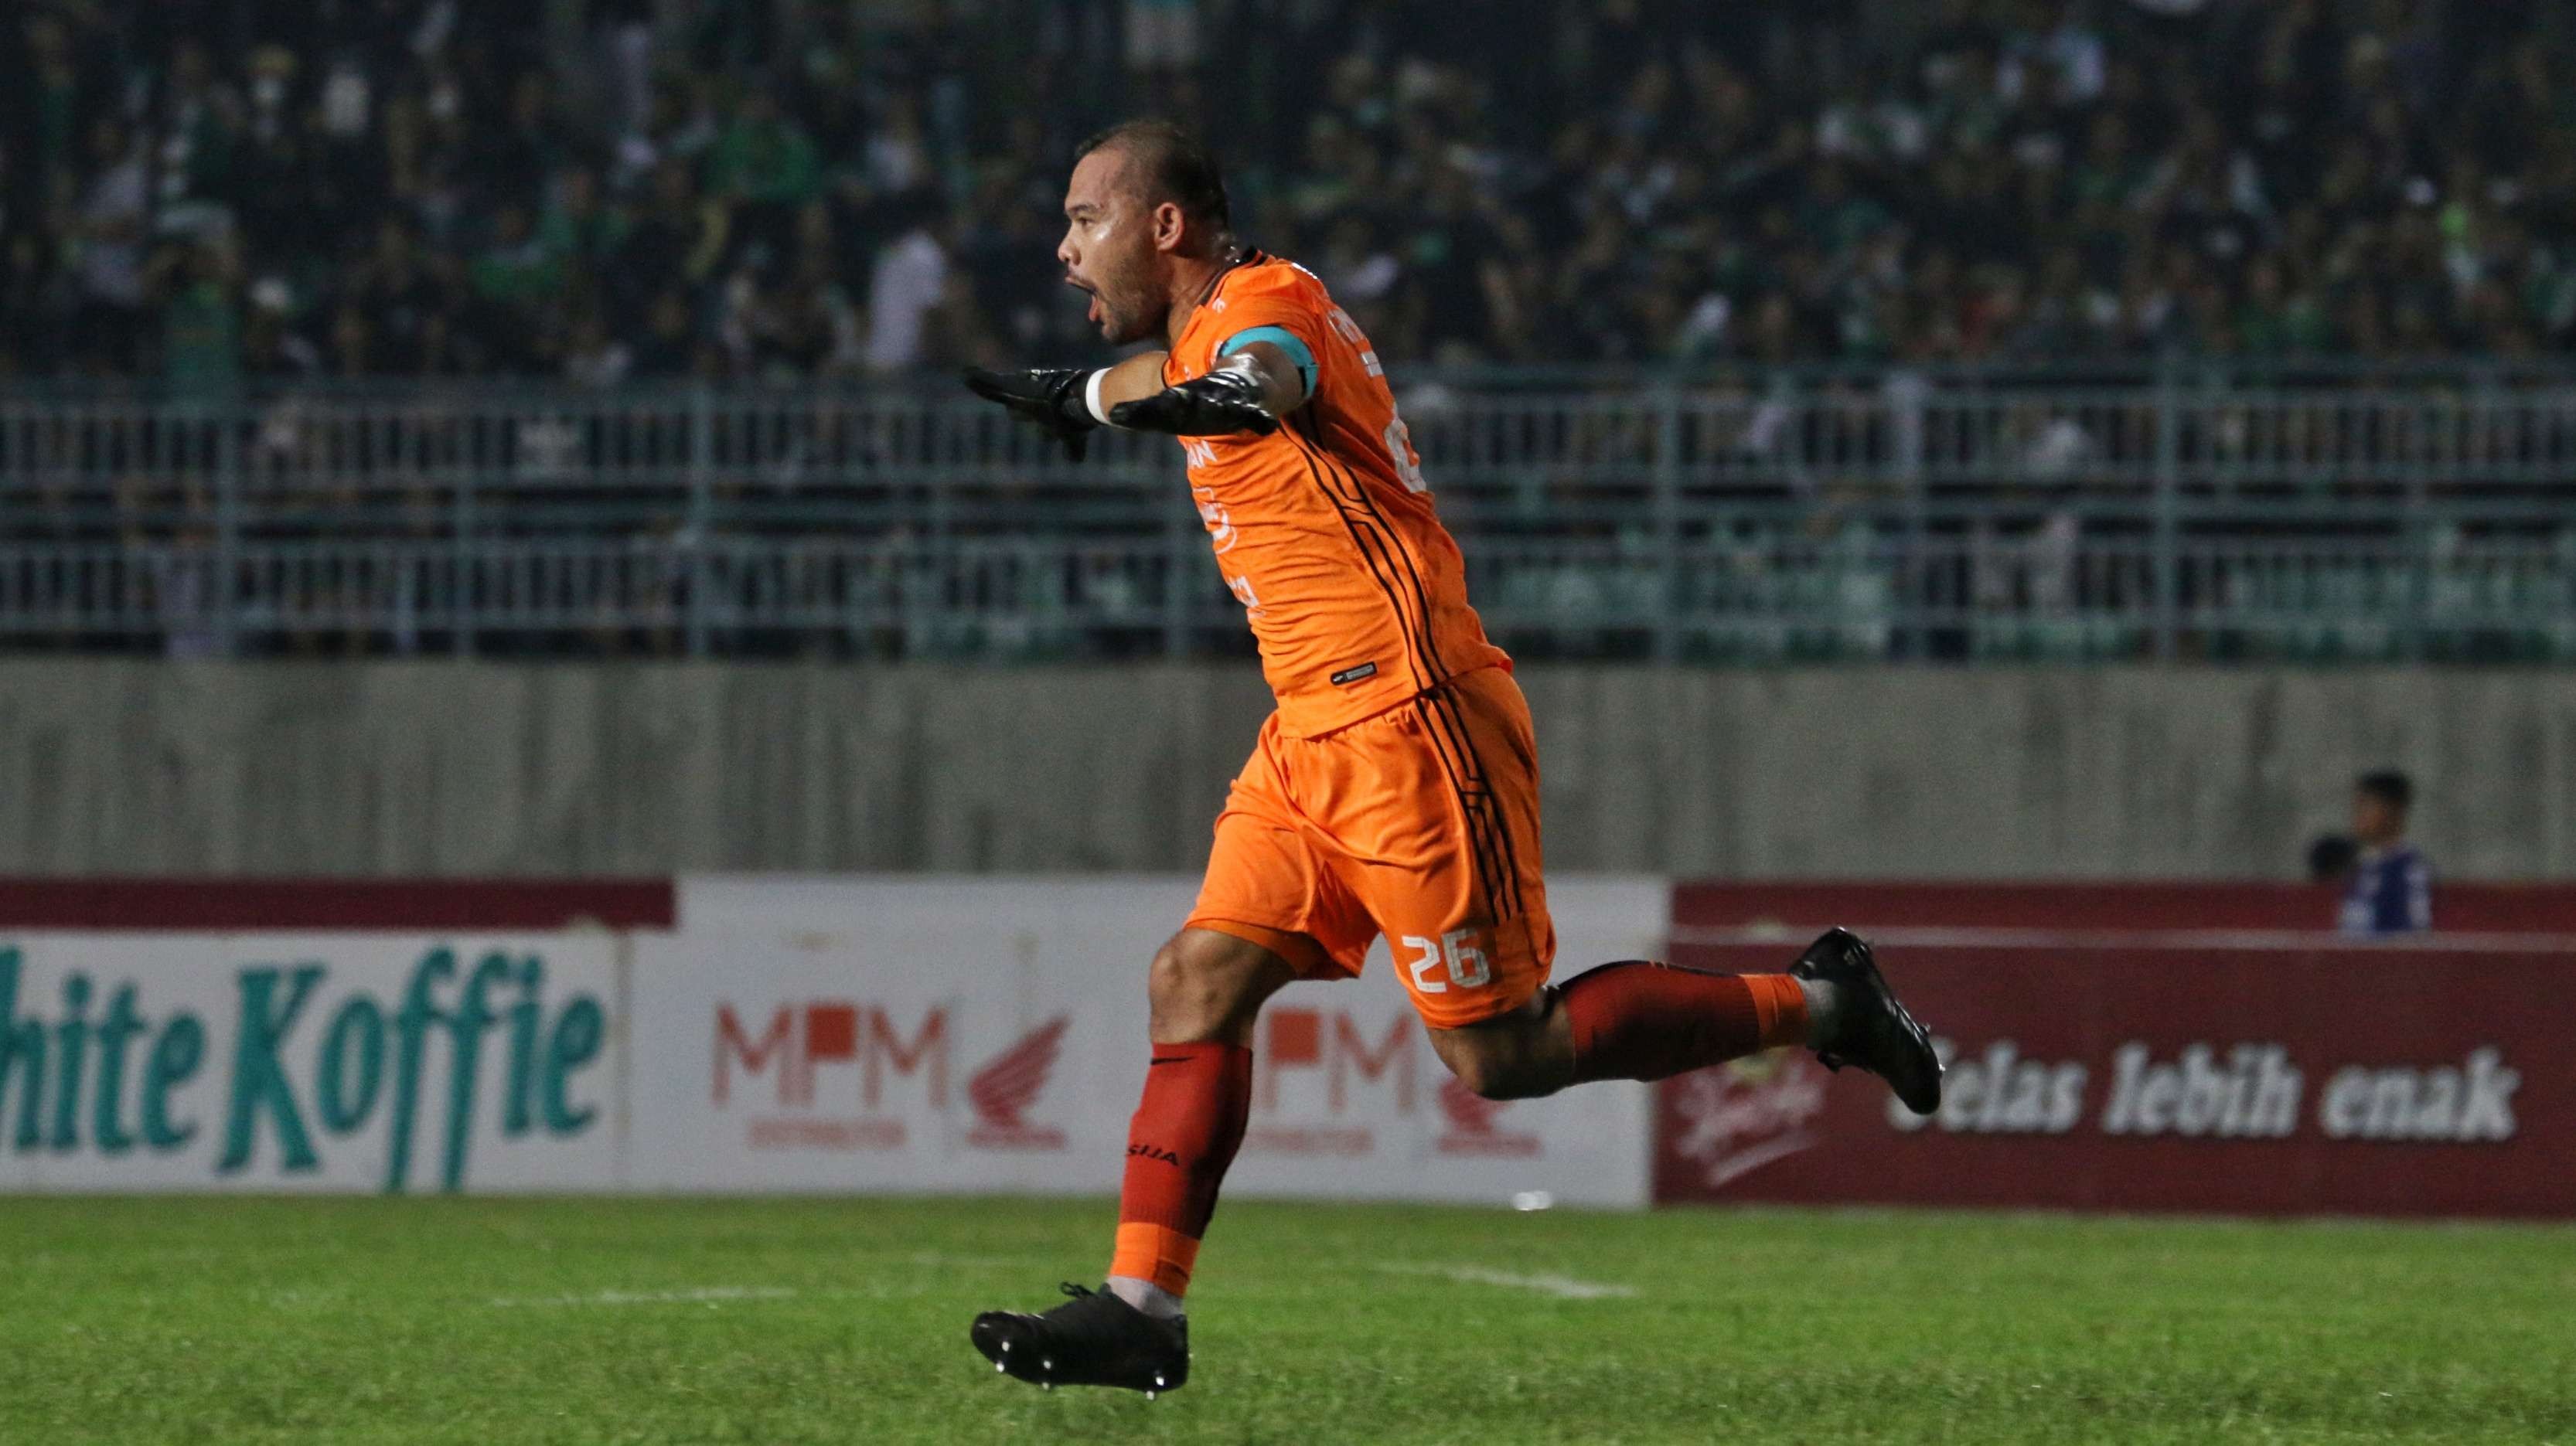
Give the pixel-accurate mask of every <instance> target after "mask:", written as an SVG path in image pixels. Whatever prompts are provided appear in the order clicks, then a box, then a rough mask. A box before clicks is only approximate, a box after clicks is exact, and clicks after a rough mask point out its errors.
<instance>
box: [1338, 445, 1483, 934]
mask: <svg viewBox="0 0 2576 1446" xmlns="http://www.w3.org/2000/svg"><path fill="white" fill-rule="evenodd" d="M1288 421H1289V425H1288V428H1287V430H1288V432H1289V434H1290V436H1291V438H1292V440H1295V441H1297V442H1299V443H1300V447H1299V450H1300V451H1301V452H1303V453H1305V454H1306V456H1307V464H1306V465H1307V470H1308V471H1309V472H1310V473H1312V472H1313V471H1314V468H1315V459H1317V458H1321V459H1322V461H1323V463H1324V466H1325V467H1326V468H1327V469H1329V470H1330V471H1332V472H1334V473H1336V474H1338V475H1339V476H1340V478H1341V480H1342V481H1343V482H1344V483H1345V484H1346V485H1347V486H1348V487H1349V488H1350V491H1349V492H1348V493H1344V492H1342V491H1341V490H1340V489H1338V488H1335V487H1332V486H1330V485H1329V484H1326V485H1325V486H1324V491H1325V494H1326V495H1327V496H1328V497H1331V498H1332V499H1333V501H1334V502H1335V504H1336V505H1335V510H1336V511H1337V512H1339V513H1340V514H1341V517H1342V523H1343V525H1344V526H1345V527H1348V528H1350V529H1351V533H1352V536H1353V538H1354V540H1356V539H1357V538H1359V537H1360V536H1361V531H1360V529H1359V527H1358V526H1357V525H1355V524H1354V522H1353V519H1352V517H1351V514H1350V510H1349V504H1354V503H1355V504H1357V505H1358V506H1359V507H1361V508H1362V509H1364V510H1365V511H1366V512H1367V514H1368V521H1369V524H1370V529H1371V531H1372V532H1374V533H1376V534H1378V535H1379V536H1380V539H1381V541H1380V545H1381V546H1384V547H1391V548H1393V549H1394V550H1395V551H1396V552H1397V553H1398V554H1399V555H1400V556H1401V557H1402V558H1403V560H1404V566H1405V571H1406V572H1407V573H1408V574H1409V575H1410V580H1411V586H1412V592H1413V596H1414V600H1415V603H1416V606H1417V607H1418V608H1419V610H1420V618H1421V637H1420V641H1419V642H1418V643H1417V642H1416V641H1415V639H1414V636H1413V628H1412V627H1411V626H1409V624H1408V620H1407V619H1406V617H1405V615H1404V606H1403V604H1402V603H1401V602H1400V601H1398V600H1397V599H1396V597H1395V595H1394V590H1393V588H1392V586H1391V585H1390V581H1389V579H1388V578H1387V576H1386V575H1385V573H1384V572H1382V571H1380V570H1379V566H1378V563H1377V561H1376V560H1375V559H1371V560H1370V562H1369V571H1370V573H1371V574H1372V575H1374V576H1375V578H1376V581H1377V584H1378V586H1379V588H1380V589H1381V590H1384V591H1387V592H1388V594H1389V596H1388V601H1389V602H1390V603H1392V604H1393V605H1394V607H1395V614H1396V624H1397V627H1398V628H1400V629H1402V630H1403V631H1404V633H1405V634H1406V644H1407V648H1408V652H1409V653H1410V652H1411V651H1412V650H1413V649H1415V648H1418V649H1419V650H1420V652H1421V653H1422V654H1425V655H1427V656H1428V658H1429V660H1430V670H1429V672H1428V673H1427V674H1426V672H1425V669H1424V668H1423V666H1422V663H1421V662H1420V661H1419V660H1418V659H1417V658H1414V657H1410V656H1409V657H1408V659H1407V661H1408V663H1410V664H1411V665H1412V667H1413V672H1414V677H1415V680H1416V686H1417V687H1421V688H1422V689H1423V694H1422V696H1421V697H1418V698H1417V699H1416V700H1415V701H1416V704H1417V707H1419V708H1420V711H1421V713H1422V716H1423V719H1424V722H1425V724H1426V726H1428V727H1429V728H1430V730H1431V733H1432V738H1433V743H1434V746H1435V747H1436V748H1438V749H1439V751H1440V755H1441V757H1440V762H1441V766H1442V767H1443V768H1444V769H1445V770H1447V772H1448V773H1449V777H1450V787H1451V788H1452V789H1453V790H1455V791H1456V793H1457V794H1458V799H1459V805H1460V808H1461V809H1462V811H1463V812H1464V813H1465V815H1466V817H1467V820H1468V828H1469V841H1470V844H1471V847H1472V848H1473V849H1474V851H1475V853H1476V855H1477V872H1478V874H1479V875H1480V877H1479V879H1478V884H1479V887H1481V888H1483V890H1484V892H1485V896H1486V901H1487V904H1488V907H1489V908H1491V909H1492V910H1493V911H1494V912H1495V914H1496V917H1497V918H1501V917H1507V916H1508V915H1506V914H1505V912H1504V904H1503V900H1502V899H1501V897H1500V896H1499V894H1498V891H1497V890H1496V889H1495V888H1494V887H1493V885H1492V882H1491V881H1492V880H1494V879H1500V880H1501V881H1502V886H1503V888H1504V889H1506V890H1508V891H1509V892H1510V894H1511V904H1510V908H1509V913H1510V914H1517V913H1519V912H1520V874H1519V871H1518V869H1517V867H1516V865H1517V863H1518V860H1519V850H1517V849H1516V848H1514V847H1513V846H1512V839H1511V830H1510V828H1509V827H1508V826H1506V825H1505V824H1504V822H1503V820H1502V817H1501V811H1500V809H1499V807H1498V806H1497V805H1496V804H1495V802H1494V798H1493V793H1492V791H1491V790H1490V789H1489V788H1488V787H1487V786H1486V784H1485V769H1484V766H1483V760H1482V759H1480V758H1478V757H1477V756H1476V750H1475V746H1474V745H1473V744H1472V743H1470V742H1469V741H1468V738H1467V731H1466V728H1465V726H1464V724H1463V723H1462V722H1461V721H1460V720H1459V719H1458V718H1457V716H1456V713H1455V709H1456V706H1457V705H1456V702H1455V700H1453V699H1450V698H1449V697H1448V696H1447V691H1446V684H1447V683H1448V682H1449V681H1450V678H1449V672H1448V668H1447V666H1446V664H1444V663H1443V662H1442V661H1441V659H1440V652H1439V647H1438V645H1437V644H1436V643H1434V642H1433V641H1432V640H1431V605H1430V596H1429V592H1428V590H1427V589H1426V588H1424V586H1423V583H1422V574H1421V571H1420V570H1419V569H1418V568H1416V567H1415V566H1414V563H1413V557H1412V554H1411V552H1410V550H1409V549H1407V548H1405V547H1404V546H1403V544H1402V541H1401V539H1400V538H1399V537H1397V536H1396V534H1395V529H1394V528H1393V527H1392V526H1390V525H1389V524H1388V523H1387V521H1386V515H1385V514H1384V513H1382V512H1380V511H1379V510H1378V507H1377V504H1376V502H1375V501H1374V500H1372V499H1371V498H1370V497H1369V495H1368V488H1367V486H1366V484H1365V483H1363V482H1362V481H1361V480H1360V479H1359V478H1358V477H1357V476H1356V475H1354V474H1353V473H1352V472H1351V470H1350V469H1349V468H1348V467H1347V466H1345V465H1344V464H1343V463H1342V462H1341V461H1340V459H1338V458H1336V457H1334V456H1333V455H1332V453H1331V452H1330V451H1328V450H1326V449H1325V447H1324V445H1323V442H1322V438H1321V426H1320V424H1319V423H1317V422H1316V421H1315V420H1314V417H1313V414H1312V409H1311V408H1310V409H1307V410H1305V411H1301V412H1297V413H1291V414H1290V416H1289V419H1288ZM1301 423H1302V424H1303V434H1302V435H1301V434H1300V424H1301ZM1319 481H1320V479H1319ZM1434 679H1436V681H1430V680H1434ZM1426 700H1427V701H1426Z"/></svg>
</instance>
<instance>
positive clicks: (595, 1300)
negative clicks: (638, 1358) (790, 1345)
mask: <svg viewBox="0 0 2576 1446" xmlns="http://www.w3.org/2000/svg"><path fill="white" fill-rule="evenodd" d="M795 1293H796V1292H794V1291H792V1290H789V1289H787V1288H786V1287H784V1286H765V1285H709V1286H701V1287H699V1288H698V1289H696V1290H599V1291H593V1292H591V1293H590V1294H588V1295H537V1296H494V1297H493V1298H492V1302H491V1303H492V1304H494V1305H497V1306H527V1305H716V1304H721V1303H723V1302H725V1301H734V1300H785V1299H787V1298H788V1297H789V1296H792V1295H794V1294H795Z"/></svg>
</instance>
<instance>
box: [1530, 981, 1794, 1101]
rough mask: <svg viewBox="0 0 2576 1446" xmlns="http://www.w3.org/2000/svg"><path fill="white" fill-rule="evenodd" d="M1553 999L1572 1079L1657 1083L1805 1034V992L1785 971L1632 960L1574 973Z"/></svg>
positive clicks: (1769, 1047)
mask: <svg viewBox="0 0 2576 1446" xmlns="http://www.w3.org/2000/svg"><path fill="white" fill-rule="evenodd" d="M1559 999H1560V1002H1561V1004H1562V1007H1563V1008H1564V1010H1565V1012H1566V1014H1567V1016H1568V1017H1569V1019H1570V1021H1571V1022H1572V1024H1573V1026H1574V1078H1575V1081H1576V1082H1577V1083H1582V1082H1584V1081H1587V1080H1596V1079H1662V1078H1664V1077H1665V1076H1666V1075H1675V1074H1681V1073H1683V1072H1684V1071H1686V1070H1694V1069H1701V1068H1704V1067H1706V1066H1708V1065H1712V1064H1718V1063H1721V1062H1723V1061H1725V1060H1730V1059H1736V1058H1739V1057H1741V1056H1744V1055H1748V1054H1752V1053H1755V1052H1757V1051H1759V1050H1765V1049H1771V1048H1775V1047H1777V1046H1780V1045H1784V1044H1804V1043H1805V1042H1806V1039H1807V996H1806V991H1805V990H1804V989H1802V988H1800V987H1799V984H1798V981H1797V980H1796V979H1795V978H1793V977H1791V976H1789V975H1786V974H1709V973H1704V972H1702V971H1700V970H1697V969H1684V968H1680V967H1678V966H1676V965H1671V964H1654V963H1648V962H1646V961H1644V960H1638V959H1632V960H1629V961H1627V962H1625V963H1620V964H1604V965H1602V966H1601V967H1600V968H1598V969H1593V970H1589V971H1587V972H1585V973H1583V974H1581V975H1578V976H1576V978H1575V979H1574V980H1573V982H1571V983H1569V984H1567V985H1566V986H1565V988H1564V989H1563V990H1562V991H1560V994H1559Z"/></svg>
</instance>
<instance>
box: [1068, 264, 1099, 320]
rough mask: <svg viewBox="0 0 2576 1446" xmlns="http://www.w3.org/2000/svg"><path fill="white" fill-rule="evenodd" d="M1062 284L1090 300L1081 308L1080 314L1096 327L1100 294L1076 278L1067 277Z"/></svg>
mask: <svg viewBox="0 0 2576 1446" xmlns="http://www.w3.org/2000/svg"><path fill="white" fill-rule="evenodd" d="M1064 284H1065V285H1067V286H1070V287H1072V288H1073V289H1074V290H1076V291H1079V292H1081V293H1082V294H1083V295H1085V296H1087V297H1089V298H1091V301H1090V303H1089V304H1088V305H1086V306H1085V307H1083V309H1082V314H1083V316H1084V318H1085V319H1086V320H1088V321H1090V323H1091V324H1092V325H1094V326H1098V325H1099V324H1100V293H1099V292H1098V291H1095V290H1093V289H1092V288H1091V287H1089V286H1086V285H1084V284H1083V283H1082V281H1081V280H1080V279H1079V278H1077V277H1073V276H1067V277H1066V278H1065V279H1064Z"/></svg>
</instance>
